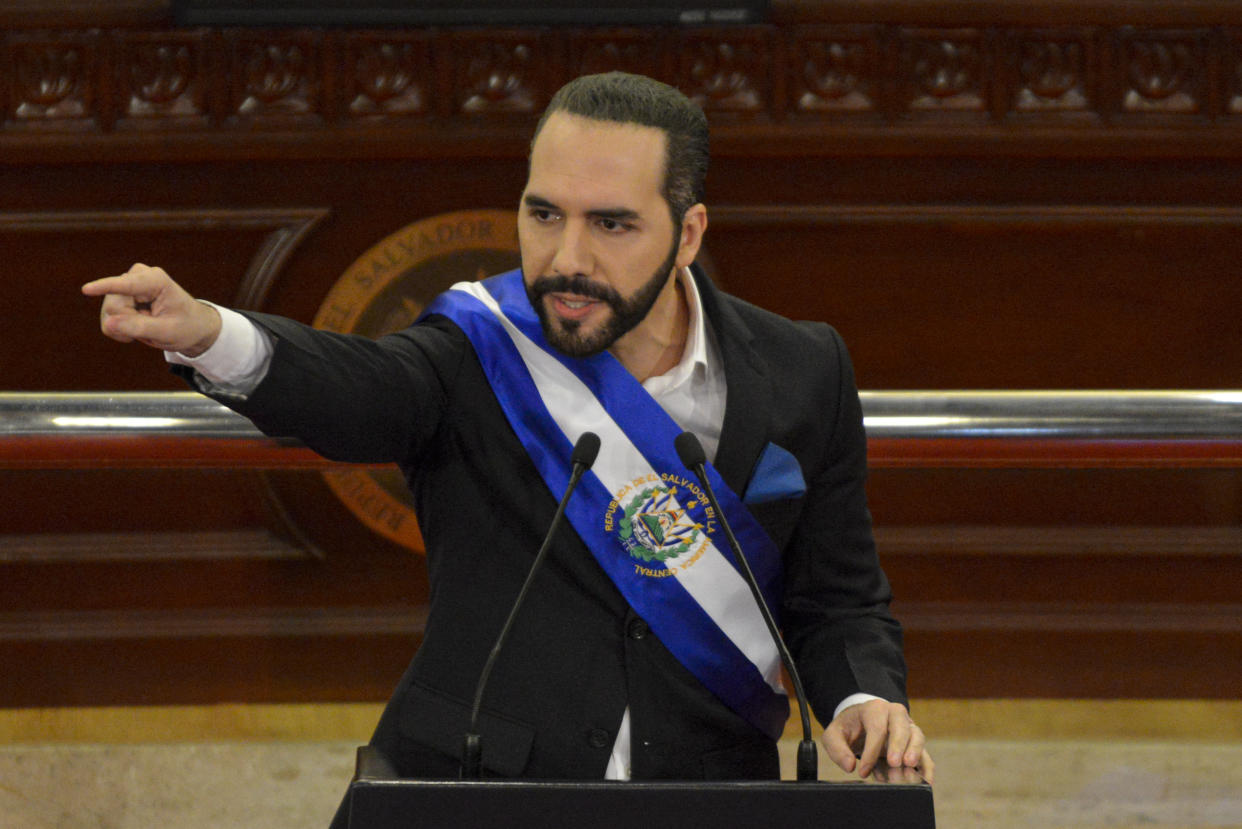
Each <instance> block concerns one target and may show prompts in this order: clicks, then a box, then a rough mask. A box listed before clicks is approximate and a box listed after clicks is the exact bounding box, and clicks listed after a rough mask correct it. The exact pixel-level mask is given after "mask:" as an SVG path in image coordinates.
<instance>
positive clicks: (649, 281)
mask: <svg viewBox="0 0 1242 829" xmlns="http://www.w3.org/2000/svg"><path fill="white" fill-rule="evenodd" d="M706 168H707V124H706V119H705V118H704V116H703V113H702V112H701V110H699V109H698V107H696V106H694V105H693V104H692V103H691V102H690V101H688V100H687V99H686V98H685V97H684V96H682V95H681V94H680V93H679V92H677V91H676V90H674V89H672V88H671V87H667V86H665V85H663V84H660V83H657V82H655V81H652V80H650V79H648V78H643V77H639V76H633V75H625V74H621V73H609V74H607V75H599V76H588V77H584V78H579V79H578V80H576V81H573V82H571V83H570V84H568V85H567V86H566V87H565V88H563V89H562V90H561V91H560V92H558V93H557V95H556V96H555V97H554V98H553V100H552V102H551V103H550V105H549V107H548V110H547V112H546V113H545V114H544V116H543V119H542V120H541V121H540V123H539V126H538V127H537V129H536V133H535V138H534V141H533V143H532V148H531V154H530V165H529V177H528V180H527V183H526V188H525V190H524V192H523V193H522V197H521V204H520V217H519V222H518V233H519V242H520V247H521V259H522V268H521V270H520V271H516V272H512V273H510V274H506V275H501V276H499V277H495V278H493V279H491V280H487V281H485V282H484V283H472V284H464V285H459V286H455V288H454V290H451V291H448V292H446V293H445V294H444V295H443V296H442V297H440V298H439V299H437V300H436V301H435V302H434V303H433V304H432V306H431V307H430V308H429V309H428V312H427V314H426V315H425V316H424V318H423V319H422V320H420V321H419V322H418V323H416V324H415V325H413V326H411V327H410V328H408V329H406V330H405V331H403V332H400V333H397V334H393V335H389V336H387V337H384V338H382V339H381V340H380V341H378V342H373V341H370V340H367V339H365V338H356V337H350V336H344V335H338V334H333V333H328V332H320V331H313V330H311V329H309V328H308V327H306V326H303V325H300V324H298V323H295V322H292V321H290V320H285V319H281V318H278V317H272V316H268V315H263V314H253V313H248V314H246V315H245V316H244V317H243V316H242V315H239V314H236V313H235V312H232V311H226V310H222V309H217V308H216V307H215V306H211V305H208V304H205V303H202V302H198V301H196V300H194V299H193V298H192V297H190V296H189V295H188V294H187V293H186V292H185V291H184V290H183V289H181V288H180V287H179V286H178V285H177V284H176V283H175V282H173V281H172V280H171V279H170V278H169V277H168V275H167V274H166V273H164V272H163V271H162V270H159V269H157V268H149V267H146V266H144V265H135V266H134V267H133V268H131V269H130V271H129V272H128V273H126V274H124V275H122V276H118V277H110V278H107V279H101V280H97V281H95V282H92V283H90V284H88V285H86V286H84V287H83V291H84V292H85V293H87V294H89V295H92V296H104V297H105V299H104V302H103V309H102V328H103V331H104V333H105V334H107V335H108V336H110V337H112V338H114V339H118V340H121V341H131V340H137V341H140V342H143V343H146V344H148V345H151V346H154V347H156V348H160V349H163V350H165V351H166V352H167V353H168V359H169V360H170V361H172V362H174V363H178V364H179V366H178V369H177V370H178V371H180V372H181V373H183V374H185V375H186V376H187V377H188V378H189V379H190V380H191V381H192V382H194V383H195V384H196V385H197V386H198V387H199V388H200V389H202V390H204V391H206V392H207V393H209V394H212V395H213V396H215V397H217V398H218V399H220V400H222V401H223V402H225V403H226V404H227V405H229V406H230V407H232V408H234V409H236V410H237V411H238V412H241V413H242V414H244V415H246V416H247V417H249V418H251V419H252V420H253V421H254V422H255V423H256V424H257V425H258V426H259V427H260V428H261V429H263V430H264V431H265V432H268V433H269V434H279V435H294V436H297V437H299V438H301V439H302V440H303V441H305V442H306V443H307V444H308V445H309V446H311V447H312V448H314V449H316V450H317V451H319V452H321V453H323V454H325V455H326V456H328V457H332V458H337V459H341V460H351V461H368V462H374V461H395V462H397V463H398V464H399V465H400V466H401V468H402V469H403V471H404V472H405V474H406V477H407V480H408V482H409V484H410V487H411V490H412V492H413V493H414V499H415V505H416V509H417V511H418V515H419V521H420V525H421V527H422V529H423V534H424V537H425V538H426V540H427V560H428V568H429V573H430V578H431V584H432V602H431V609H430V613H429V618H428V622H427V627H426V631H425V634H424V641H423V645H422V646H421V647H420V649H419V651H418V653H417V654H416V655H415V657H414V660H413V662H412V663H411V665H410V667H409V669H408V670H407V672H406V675H405V676H404V677H403V679H402V680H401V682H400V684H399V685H398V688H397V690H396V692H395V693H394V695H393V697H392V700H391V701H390V702H389V705H388V706H387V708H386V709H385V712H384V714H383V716H382V717H381V720H380V723H379V725H378V726H377V728H376V732H375V735H374V737H373V738H372V743H373V745H375V746H376V747H378V748H379V749H381V750H382V751H383V752H384V753H385V754H386V755H387V756H388V758H389V759H390V760H391V761H392V763H393V764H394V766H395V767H396V768H397V769H398V770H399V771H400V772H401V773H402V774H405V775H409V776H418V777H454V776H456V774H457V764H458V763H459V761H460V747H461V740H462V735H463V733H464V731H465V726H466V719H467V716H466V712H467V711H468V709H469V701H470V699H471V696H472V693H473V688H474V683H475V682H476V680H477V678H478V676H479V671H480V669H481V666H482V664H483V661H484V659H485V657H486V654H487V652H488V649H489V648H490V646H491V644H492V642H493V640H494V638H495V636H496V634H497V632H498V630H499V627H500V625H501V623H502V622H503V619H504V617H505V615H506V613H507V610H508V607H509V606H510V604H511V603H512V601H513V598H514V596H515V595H516V593H517V590H518V588H519V586H520V585H521V583H522V580H523V579H524V578H525V575H526V571H527V569H528V568H529V566H530V562H531V560H532V559H533V557H534V554H535V551H536V550H537V549H538V547H539V545H540V541H541V537H542V535H543V532H544V530H545V529H546V527H547V526H548V524H549V522H550V519H551V516H552V514H553V512H554V510H555V506H556V500H557V498H558V497H559V495H560V493H561V490H562V489H563V486H564V481H565V480H566V479H567V477H568V466H569V463H568V457H569V447H570V446H571V444H572V443H573V441H574V440H576V438H577V437H578V435H579V434H580V433H581V432H582V431H587V430H591V431H597V432H599V433H600V434H601V437H602V438H603V448H602V451H601V455H600V459H599V461H598V462H597V463H596V466H595V467H594V469H593V471H592V472H591V473H589V474H588V476H587V479H585V480H584V484H583V489H580V490H579V491H578V492H577V493H575V495H574V499H573V500H572V501H571V515H570V521H571V524H572V528H573V531H570V530H569V528H566V530H565V531H564V532H562V533H561V534H560V536H559V537H558V539H557V540H556V542H555V544H554V546H553V548H552V550H551V552H550V554H549V558H548V560H547V562H546V564H545V569H544V570H543V571H542V572H541V573H540V574H539V576H538V577H537V579H536V582H535V585H534V587H533V589H532V591H531V593H530V595H529V596H528V599H527V604H526V605H525V606H524V608H523V610H522V613H521V614H520V615H519V617H518V620H517V624H516V627H515V629H514V631H513V635H512V639H511V644H510V645H509V648H508V649H507V650H506V651H505V652H504V653H503V654H502V655H501V657H500V659H499V661H498V663H497V664H496V667H495V670H494V672H493V674H492V680H491V684H490V686H489V689H488V697H487V698H486V700H485V705H484V713H483V717H482V722H481V726H480V731H481V733H482V737H483V765H484V768H485V770H486V771H487V772H488V773H490V774H496V775H506V776H526V777H542V778H587V779H590V778H594V779H599V778H603V777H608V778H612V779H630V778H633V779H657V778H681V779H693V778H700V779H702V778H715V779H736V778H763V777H775V776H776V775H777V773H778V769H777V763H776V754H775V738H776V737H777V736H779V732H780V727H781V723H782V722H783V720H784V718H785V717H786V716H787V714H788V701H787V700H786V698H785V697H784V696H782V695H780V694H779V693H777V691H776V690H775V688H776V686H778V685H779V666H778V664H776V662H775V660H774V651H773V650H772V649H771V647H770V645H765V644H763V643H762V641H761V637H760V635H759V633H758V632H757V629H756V627H755V626H754V624H753V622H754V619H755V612H754V609H753V606H750V605H749V597H748V596H747V601H746V602H742V601H741V600H740V598H739V596H740V595H741V591H740V590H739V586H738V585H739V584H740V582H739V581H738V577H737V574H736V570H735V569H734V566H733V565H732V564H730V563H729V554H728V553H727V546H726V545H725V544H724V543H723V541H721V540H720V539H721V537H720V534H719V527H718V526H717V524H716V522H715V520H714V517H713V515H712V514H711V513H710V512H704V506H703V504H701V503H700V502H701V501H702V498H701V497H700V496H701V493H700V492H699V491H698V489H697V487H696V484H695V483H694V482H693V480H692V479H687V478H686V477H685V476H686V470H685V469H684V467H682V466H681V465H680V464H676V463H675V455H673V453H672V451H671V444H672V437H673V436H675V435H676V433H677V432H678V431H680V430H682V429H686V430H690V431H693V432H695V433H696V434H697V435H698V436H699V437H700V438H701V440H702V442H703V444H704V445H705V447H706V451H707V454H708V458H709V459H710V460H712V462H713V467H714V471H713V473H712V474H716V472H718V473H719V475H718V478H717V480H718V482H719V486H720V487H721V488H722V489H723V490H724V492H725V495H724V496H723V497H722V499H723V500H724V501H725V502H726V504H725V507H724V508H725V511H726V512H727V513H729V514H730V520H731V522H735V523H737V524H739V525H741V527H742V529H741V531H740V533H739V534H740V535H742V536H743V537H744V540H745V543H746V545H747V558H748V560H751V561H752V566H755V569H756V570H758V571H759V572H760V574H761V577H762V578H763V579H764V580H765V590H766V591H767V592H769V594H770V595H771V596H772V598H773V599H774V601H775V602H776V604H777V605H778V608H779V610H778V613H779V614H780V615H781V616H782V624H783V628H784V632H785V636H786V639H787V640H788V641H789V644H790V647H791V650H792V651H793V653H794V656H795V659H796V660H797V663H798V665H799V672H800V673H801V674H802V676H803V679H804V683H805V685H806V686H807V690H808V693H809V696H810V698H811V700H812V705H813V707H814V709H815V711H816V712H817V715H818V716H819V717H820V718H821V719H822V720H830V721H831V722H830V724H829V725H828V727H827V728H826V730H825V735H824V745H825V747H826V749H827V753H828V755H829V757H830V758H831V759H832V760H833V761H834V762H835V763H837V764H838V765H839V766H840V767H841V768H843V769H845V770H846V771H847V772H853V771H857V772H858V773H859V774H860V775H862V776H867V775H868V774H870V773H871V772H872V771H873V770H874V769H875V768H876V766H877V763H879V762H880V761H881V760H885V761H886V762H887V763H888V764H889V765H890V766H892V767H896V768H903V767H904V768H917V769H919V770H920V771H921V773H922V775H923V776H924V777H925V778H927V779H929V780H930V779H931V777H932V762H931V759H930V757H929V756H928V754H927V752H926V750H925V747H924V735H923V733H922V731H921V730H920V729H919V728H918V726H916V725H915V724H914V723H913V722H912V721H911V719H910V716H909V714H908V711H907V709H906V705H905V687H904V685H905V666H904V661H903V659H902V653H901V638H900V628H899V626H898V625H897V624H896V622H895V621H894V620H893V619H892V618H891V616H890V615H889V613H888V601H889V588H888V582H887V580H886V579H885V577H884V575H883V572H882V571H881V570H880V567H879V564H878V562H877V560H876V557H875V551H874V545H873V543H872V539H871V527H870V517H869V514H868V512H867V508H866V499H865V494H864V491H863V480H864V477H865V472H866V469H865V467H866V458H865V451H866V450H865V439H864V435H863V431H862V420H861V411H860V407H859V402H858V395H857V392H856V390H855V386H854V381H853V374H852V369H851V367H850V364H849V359H848V355H847V354H846V352H845V349H844V346H843V344H842V343H841V341H840V339H839V337H838V336H837V334H836V333H835V332H834V331H833V330H832V329H831V328H829V327H828V326H826V325H823V324H810V323H797V324H795V323H792V322H790V321H788V320H785V319H784V318H780V317H777V316H775V315H773V314H770V313H767V312H765V311H762V310H760V309H758V308H755V307H754V306H751V305H748V304H746V303H744V302H741V301H740V300H737V299H735V298H733V297H730V296H727V295H725V294H722V293H720V292H719V291H717V290H716V288H715V287H714V286H713V285H712V284H711V282H710V281H709V280H708V279H707V278H706V277H705V276H704V275H703V274H702V273H700V272H698V271H697V270H693V269H692V268H691V265H692V263H693V261H694V259H695V255H696V253H697V252H698V250H699V247H700V245H701V243H702V240H703V234H704V232H705V231H706V228H707V209H706V208H705V207H704V205H703V203H702V194H703V179H704V176H705V174H706ZM670 457H671V458H672V460H670ZM756 565H757V566H756Z"/></svg>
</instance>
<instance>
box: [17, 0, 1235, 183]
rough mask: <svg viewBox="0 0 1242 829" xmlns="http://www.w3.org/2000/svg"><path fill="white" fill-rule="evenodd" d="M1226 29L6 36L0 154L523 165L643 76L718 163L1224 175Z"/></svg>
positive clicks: (46, 32)
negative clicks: (686, 109)
mask: <svg viewBox="0 0 1242 829" xmlns="http://www.w3.org/2000/svg"><path fill="white" fill-rule="evenodd" d="M1236 17H1238V18H1239V19H1233V18H1230V17H1227V16H1225V15H1219V16H1216V17H1212V16H1203V17H1201V18H1200V21H1201V22H1199V23H1197V24H1194V25H1190V24H1187V23H1186V22H1184V21H1179V22H1175V23H1169V24H1165V25H1161V24H1160V23H1153V22H1147V23H1143V24H1135V25H1121V24H1091V23H1085V22H1079V23H1074V24H1059V23H1045V24H1042V25H1014V24H1006V23H1003V22H997V23H991V24H966V23H956V22H955V21H954V18H953V17H952V16H951V15H946V16H945V17H943V18H942V19H941V22H940V23H938V24H937V25H934V26H931V25H927V24H926V23H922V22H918V23H902V22H900V20H898V21H897V22H891V21H888V22H874V23H865V22H863V23H859V22H854V23H833V22H824V23H797V24H778V25H761V26H742V27H732V28H725V27H716V28H702V29H696V28H672V27H653V28H630V29H616V28H612V29H606V28H599V29H583V28H534V27H532V28H513V29H478V30H475V29H405V30H389V31H359V30H310V29H298V30H262V29H255V30H251V29H167V28H151V27H148V28H145V29H143V28H138V29H110V28H101V29H23V30H9V31H4V32H0V149H3V150H4V151H5V154H6V156H8V157H9V158H11V159H13V160H19V161H20V160H26V161H38V160H40V159H58V160H63V159H72V158H77V159H81V158H89V159H91V160H95V159H100V158H104V159H106V160H113V159H119V158H164V157H177V158H187V157H201V158H206V159H211V158H230V157H254V156H256V155H258V156H263V155H265V154H266V155H271V154H273V153H276V152H279V153H280V154H281V155H286V154H289V153H292V154H294V155H296V156H300V157H319V158H323V157H325V156H329V157H331V156H337V157H349V156H353V155H357V154H358V153H359V152H360V151H361V150H362V148H366V150H367V152H368V153H375V152H380V153H383V154H391V155H401V154H407V155H408V154H436V153H451V154H458V155H460V154H467V155H468V154H471V153H480V152H487V153H491V154H494V153H503V154H506V155H511V156H516V157H520V155H521V154H523V153H524V152H525V143H526V140H527V138H528V132H529V129H530V126H531V124H532V123H533V121H534V118H535V117H536V115H537V114H538V112H539V111H540V110H541V109H542V107H543V106H544V105H545V104H546V102H547V100H548V98H549V97H550V95H551V93H552V92H553V91H554V90H555V89H556V88H557V87H559V86H560V84H561V83H563V82H564V81H565V80H567V79H568V78H571V77H573V76H575V75H578V74H581V73H583V72H590V71H602V70H607V69H614V68H616V69H626V70H630V71H639V72H645V73H649V74H655V75H657V76H658V77H660V78H662V79H664V80H666V81H669V82H670V83H673V84H675V85H677V86H678V87H680V88H681V89H683V90H684V91H685V92H686V93H687V94H689V95H690V96H691V97H693V98H694V99H695V100H697V101H699V102H700V103H701V104H702V105H703V107H704V108H705V110H706V111H707V112H708V115H709V117H710V118H711V119H712V120H713V122H715V127H714V130H715V135H716V136H717V143H718V145H721V146H723V147H724V149H725V151H726V152H728V151H743V150H744V151H746V152H748V153H749V152H752V151H753V150H754V148H755V145H765V146H766V148H767V151H768V152H797V153H800V154H807V153H809V154H831V153H833V152H838V151H840V150H841V145H842V144H845V145H848V144H849V143H850V141H851V140H853V141H860V140H865V141H866V142H867V143H868V145H874V142H875V140H876V138H877V137H881V138H886V139H888V140H889V141H890V142H895V143H893V144H889V145H885V146H882V147H880V149H882V150H883V151H892V150H893V149H894V147H904V148H905V150H906V151H907V152H927V151H929V150H930V149H935V148H936V147H937V145H928V144H926V141H927V139H929V138H932V139H935V138H939V139H942V140H943V139H946V138H953V139H955V140H957V141H959V142H960V141H962V140H968V141H991V142H999V143H1000V144H1002V145H1003V146H1010V145H1015V146H1021V145H1022V144H1024V143H1030V142H1035V143H1036V144H1037V145H1038V146H1039V148H1040V149H1041V151H1046V152H1053V153H1060V154H1066V153H1075V152H1078V153H1081V152H1094V151H1098V150H1099V149H1100V148H1099V147H1098V146H1097V145H1098V142H1100V141H1101V140H1104V141H1111V142H1113V143H1114V144H1116V143H1117V142H1124V143H1125V145H1126V148H1127V149H1128V150H1129V151H1132V152H1149V153H1150V152H1157V151H1163V152H1165V153H1172V154H1207V155H1215V156H1229V157H1236V156H1237V155H1239V154H1242V149H1240V146H1242V142H1239V141H1238V140H1237V138H1238V137H1239V135H1242V15H1238V16H1236ZM963 19H969V18H963ZM294 138H296V140H293V139H294ZM1188 141H1189V142H1190V143H1189V144H1187V142H1188ZM1136 142H1137V146H1135V143H1136ZM939 149H941V150H943V149H944V147H939ZM959 149H960V146H959ZM1114 149H1115V147H1114ZM876 151H878V150H876ZM100 153H103V154H104V155H103V156H101V155H100Z"/></svg>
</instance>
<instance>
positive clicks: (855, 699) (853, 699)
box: [832, 694, 887, 720]
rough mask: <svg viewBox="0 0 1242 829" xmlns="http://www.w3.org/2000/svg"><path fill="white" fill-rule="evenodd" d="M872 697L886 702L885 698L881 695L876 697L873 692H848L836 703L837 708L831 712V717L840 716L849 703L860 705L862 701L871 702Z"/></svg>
mask: <svg viewBox="0 0 1242 829" xmlns="http://www.w3.org/2000/svg"><path fill="white" fill-rule="evenodd" d="M873 699H878V700H880V701H881V702H887V700H885V699H884V698H883V697H877V696H876V695H875V694H850V695H849V696H848V697H846V698H845V699H843V700H841V702H840V703H839V704H838V705H837V710H836V711H833V712H832V718H833V719H834V720H835V719H836V718H837V717H839V716H841V712H842V711H844V710H845V709H846V708H849V707H850V706H851V705H861V704H862V703H864V702H871V700H873Z"/></svg>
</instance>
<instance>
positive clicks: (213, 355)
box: [164, 300, 274, 395]
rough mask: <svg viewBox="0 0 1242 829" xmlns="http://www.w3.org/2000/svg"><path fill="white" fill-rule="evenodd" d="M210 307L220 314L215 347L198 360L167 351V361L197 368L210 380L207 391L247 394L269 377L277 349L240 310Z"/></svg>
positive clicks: (197, 371)
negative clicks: (218, 333) (270, 366)
mask: <svg viewBox="0 0 1242 829" xmlns="http://www.w3.org/2000/svg"><path fill="white" fill-rule="evenodd" d="M204 301H205V300H199V302H204ZM206 304H208V305H210V306H211V307H213V308H215V309H216V310H217V311H219V312H220V336H219V337H217V338H216V341H215V342H214V343H212V345H211V348H208V349H207V350H206V351H204V352H203V353H202V354H200V355H198V356H197V357H187V356H185V355H184V354H181V353H179V352H176V351H165V352H164V359H165V360H167V361H168V362H170V363H175V364H177V365H182V366H189V367H190V368H192V369H194V371H195V372H196V373H197V374H198V375H199V377H200V378H201V379H202V380H206V381H207V383H206V385H207V386H208V389H206V390H210V391H216V392H224V393H226V394H234V395H247V394H249V393H250V392H252V391H254V390H255V389H256V388H257V387H258V385H259V383H260V382H261V381H262V380H263V378H264V377H265V376H266V375H267V369H268V366H269V365H270V364H271V362H272V351H273V350H274V349H273V346H272V341H271V337H270V335H269V334H268V333H267V332H266V331H264V330H263V329H261V328H259V327H258V326H257V325H255V324H254V323H253V322H251V321H250V320H248V319H246V318H245V317H244V316H242V315H241V314H239V313H237V312H236V311H233V310H230V309H228V308H221V307H220V306H219V305H216V304H215V303H211V302H208V303H206Z"/></svg>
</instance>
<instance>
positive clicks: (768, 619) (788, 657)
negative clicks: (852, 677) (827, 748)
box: [694, 463, 819, 780]
mask: <svg viewBox="0 0 1242 829" xmlns="http://www.w3.org/2000/svg"><path fill="white" fill-rule="evenodd" d="M694 474H695V475H697V476H698V478H699V480H700V481H702V482H703V492H704V493H706V495H707V500H708V502H709V503H710V504H711V505H712V509H714V510H715V511H716V514H717V515H719V516H720V526H721V527H723V528H724V531H725V537H726V538H727V539H728V541H729V548H730V549H731V550H732V551H733V556H734V558H736V559H737V561H738V564H739V565H740V566H741V568H742V571H743V573H744V574H745V576H746V585H747V586H748V587H749V588H750V592H751V594H752V595H753V596H754V597H755V604H757V605H759V612H760V613H761V614H762V615H763V621H764V623H765V624H766V625H767V626H768V632H769V633H771V634H772V640H773V641H774V642H776V649H777V652H779V653H780V656H781V663H782V664H783V665H784V666H785V672H786V673H788V674H789V680H790V682H792V683H793V686H794V695H795V696H796V698H797V700H798V714H799V715H800V717H801V719H802V744H801V745H799V746H798V764H797V768H798V779H799V780H815V779H817V778H818V776H819V774H818V769H817V768H816V765H817V764H818V761H817V759H816V755H815V742H814V740H813V739H812V737H811V713H810V711H809V710H808V709H807V705H806V692H805V691H803V689H802V677H800V676H799V675H798V669H797V667H795V666H794V661H793V655H792V654H790V653H789V648H787V647H786V646H785V640H784V638H783V637H782V636H781V634H780V631H779V630H778V628H777V627H776V620H775V619H773V618H772V611H771V610H770V609H769V608H768V603H767V602H766V601H764V598H763V594H762V593H761V592H760V591H759V581H758V580H757V579H756V578H755V574H754V572H753V571H752V570H751V569H750V562H748V561H747V560H746V555H745V554H744V553H743V552H742V545H741V544H739V543H738V540H737V536H735V535H734V534H733V528H732V527H730V526H729V522H728V521H726V520H725V518H724V510H722V509H721V508H720V502H719V501H717V500H716V493H715V492H714V491H713V489H712V486H711V484H710V483H709V482H708V480H707V468H706V467H705V466H704V465H703V464H701V463H700V464H696V465H695V467H694Z"/></svg>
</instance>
